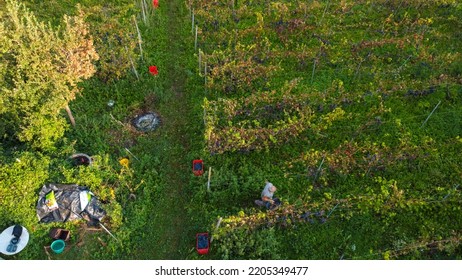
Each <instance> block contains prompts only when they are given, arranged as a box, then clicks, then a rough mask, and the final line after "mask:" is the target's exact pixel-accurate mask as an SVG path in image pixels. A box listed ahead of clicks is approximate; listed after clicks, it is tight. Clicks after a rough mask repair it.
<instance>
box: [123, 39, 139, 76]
mask: <svg viewBox="0 0 462 280" xmlns="http://www.w3.org/2000/svg"><path fill="white" fill-rule="evenodd" d="M125 51H126V52H127V54H128V58H129V59H130V64H131V65H132V69H133V72H134V73H135V76H136V78H137V79H138V80H140V76H139V75H138V71H136V68H135V64H134V63H133V59H132V57H131V56H130V54H129V52H128V49H127V46H125Z"/></svg>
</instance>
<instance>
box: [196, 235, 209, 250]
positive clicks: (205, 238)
mask: <svg viewBox="0 0 462 280" xmlns="http://www.w3.org/2000/svg"><path fill="white" fill-rule="evenodd" d="M209 248H210V239H209V234H208V232H202V233H198V234H196V250H197V252H198V253H199V255H205V254H208V253H209Z"/></svg>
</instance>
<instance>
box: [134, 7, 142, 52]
mask: <svg viewBox="0 0 462 280" xmlns="http://www.w3.org/2000/svg"><path fill="white" fill-rule="evenodd" d="M133 21H134V22H135V27H136V31H137V32H138V46H139V47H140V56H141V59H143V47H142V46H141V43H142V42H143V41H142V39H141V32H140V29H139V28H138V23H136V18H135V16H133Z"/></svg>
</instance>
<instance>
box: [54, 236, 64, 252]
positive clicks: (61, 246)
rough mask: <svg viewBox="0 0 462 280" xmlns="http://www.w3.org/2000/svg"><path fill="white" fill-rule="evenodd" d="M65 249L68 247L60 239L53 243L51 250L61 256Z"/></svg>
mask: <svg viewBox="0 0 462 280" xmlns="http://www.w3.org/2000/svg"><path fill="white" fill-rule="evenodd" d="M64 247H66V243H64V240H61V239H58V240H55V241H53V243H51V250H52V251H53V252H55V253H56V254H61V253H62V252H63V251H64Z"/></svg>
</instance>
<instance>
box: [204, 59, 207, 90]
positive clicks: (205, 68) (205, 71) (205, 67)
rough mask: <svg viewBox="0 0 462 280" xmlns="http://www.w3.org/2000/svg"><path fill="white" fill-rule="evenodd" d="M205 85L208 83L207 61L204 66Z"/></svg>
mask: <svg viewBox="0 0 462 280" xmlns="http://www.w3.org/2000/svg"><path fill="white" fill-rule="evenodd" d="M204 85H207V61H206V62H205V66H204Z"/></svg>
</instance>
